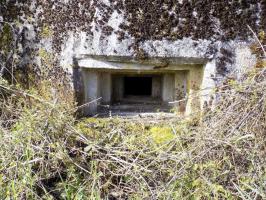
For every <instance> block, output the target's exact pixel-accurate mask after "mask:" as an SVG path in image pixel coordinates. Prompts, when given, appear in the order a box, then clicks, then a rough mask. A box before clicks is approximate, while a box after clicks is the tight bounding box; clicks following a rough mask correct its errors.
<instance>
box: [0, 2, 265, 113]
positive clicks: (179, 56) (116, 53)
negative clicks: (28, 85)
mask: <svg viewBox="0 0 266 200" xmlns="http://www.w3.org/2000/svg"><path fill="white" fill-rule="evenodd" d="M25 5H27V6H25ZM28 5H30V6H28ZM7 6H11V7H12V8H13V9H12V10H13V13H14V11H16V13H19V15H18V16H21V17H19V19H18V21H20V23H21V27H26V29H25V30H24V31H25V41H28V43H26V45H24V46H27V47H28V48H29V49H30V48H31V49H34V50H33V51H34V52H37V53H36V54H35V55H34V56H35V59H34V64H37V65H41V66H44V67H46V66H47V68H48V64H49V65H50V64H51V63H53V64H54V65H57V66H60V67H61V68H62V69H64V70H65V71H66V72H68V73H69V75H70V76H71V77H72V80H73V86H74V87H73V89H74V90H75V91H76V96H77V101H78V102H79V103H80V104H81V105H82V104H88V105H87V106H85V107H84V114H86V115H93V114H96V113H98V112H109V111H123V110H127V111H131V110H137V111H143V112H145V111H155V110H156V111H169V110H175V111H177V112H179V113H183V114H191V113H193V112H197V111H198V110H201V109H202V108H203V106H204V105H208V106H211V104H213V103H214V102H215V99H216V95H215V94H214V93H213V91H214V88H216V87H219V84H220V83H222V82H223V80H224V79H225V78H226V77H228V76H230V77H235V78H237V77H238V76H239V74H241V73H242V72H243V71H245V69H246V68H247V67H252V66H254V65H255V63H256V56H255V55H254V52H253V51H252V46H253V45H254V43H256V40H255V38H254V34H253V33H252V31H253V32H254V33H255V34H257V35H258V36H261V37H260V39H261V40H263V37H262V36H263V35H265V27H266V17H265V15H266V2H265V1H264V0H244V1H235V0H228V1H215V0H197V1H193V0H178V1H172V0H145V1H144V0H58V1H52V0H46V1H43V0H34V1H27V0H26V1H23V2H19V1H18V2H16V1H7ZM2 13H3V14H2V17H1V18H0V20H3V21H8V20H14V17H12V13H11V12H2ZM251 30H252V31H251ZM23 55H25V63H26V62H29V61H28V60H29V59H28V57H27V54H26V53H25V54H23ZM47 55H49V56H47ZM47 57H48V58H49V59H51V58H52V59H51V60H52V61H49V62H47ZM47 63H48V64H47Z"/></svg>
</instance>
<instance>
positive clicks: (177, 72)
mask: <svg viewBox="0 0 266 200" xmlns="http://www.w3.org/2000/svg"><path fill="white" fill-rule="evenodd" d="M87 61H88V60H86V61H85V62H83V60H80V62H79V64H82V65H81V68H82V69H83V71H84V73H83V79H84V85H85V86H84V90H85V93H86V95H85V98H84V103H86V102H89V101H91V100H93V99H96V98H99V97H101V98H102V100H101V101H99V102H98V104H97V103H93V104H92V105H91V106H89V107H87V108H86V109H87V111H86V112H85V113H87V114H94V113H96V112H97V111H99V107H101V106H99V105H100V104H104V105H109V106H110V109H109V110H112V108H113V109H114V108H115V110H119V109H118V107H119V105H120V106H121V110H123V111H124V112H126V109H125V108H128V109H129V110H132V106H131V105H132V104H133V105H134V104H135V105H138V106H136V108H139V110H143V111H144V110H145V111H148V110H149V108H151V107H152V106H151V104H153V105H154V108H156V109H158V106H159V107H160V106H161V108H162V110H164V111H166V110H167V109H168V111H170V110H171V108H174V109H175V110H176V111H177V112H178V113H183V114H185V115H190V114H191V113H193V112H197V111H200V110H201V108H202V105H203V99H202V98H201V97H200V91H201V89H202V82H203V79H204V67H205V66H204V65H203V64H202V65H199V64H194V65H191V64H190V65H188V64H187V65H184V64H183V65H180V64H171V65H167V66H164V67H158V66H154V64H153V63H149V65H147V64H145V65H143V64H136V63H135V62H134V63H121V62H114V61H112V62H108V61H102V60H94V65H93V64H92V62H88V63H87V64H92V65H87V67H86V66H84V64H85V63H86V62H87ZM101 63H104V65H102V64H101ZM125 76H137V77H138V76H150V77H152V88H151V90H152V95H151V96H150V97H148V98H146V99H145V98H142V97H138V96H137V97H132V96H131V97H130V98H129V97H125V96H124V77H125ZM152 102H153V103H152ZM141 105H142V106H141ZM145 105H150V106H147V107H146V108H145ZM112 106H113V107H112ZM114 106H116V107H114ZM111 107H112V108H111ZM163 107H164V109H163ZM122 108H123V109H122ZM133 108H134V106H133ZM165 108H167V109H165ZM107 110H108V109H107ZM150 110H154V109H150Z"/></svg>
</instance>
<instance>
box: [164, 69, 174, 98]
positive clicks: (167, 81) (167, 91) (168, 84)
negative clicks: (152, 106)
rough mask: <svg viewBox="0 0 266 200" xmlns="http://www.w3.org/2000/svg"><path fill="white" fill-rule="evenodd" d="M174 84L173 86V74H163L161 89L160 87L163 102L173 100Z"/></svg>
mask: <svg viewBox="0 0 266 200" xmlns="http://www.w3.org/2000/svg"><path fill="white" fill-rule="evenodd" d="M174 86H175V76H174V74H164V75H163V89H162V100H163V102H164V103H168V102H170V101H173V100H174Z"/></svg>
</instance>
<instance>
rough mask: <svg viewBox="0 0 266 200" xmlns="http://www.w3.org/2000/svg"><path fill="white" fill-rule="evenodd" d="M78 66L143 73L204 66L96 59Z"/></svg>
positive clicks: (85, 61) (79, 61)
mask: <svg viewBox="0 0 266 200" xmlns="http://www.w3.org/2000/svg"><path fill="white" fill-rule="evenodd" d="M77 62H78V63H77V64H78V66H79V67H81V68H85V69H93V70H141V71H149V70H150V71H151V70H152V71H165V70H188V69H189V68H191V66H195V67H197V66H198V67H202V66H203V64H168V65H165V66H156V65H153V64H140V63H121V62H119V63H118V62H108V61H100V60H95V59H81V60H78V61H77Z"/></svg>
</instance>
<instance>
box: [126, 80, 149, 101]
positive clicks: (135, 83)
mask: <svg viewBox="0 0 266 200" xmlns="http://www.w3.org/2000/svg"><path fill="white" fill-rule="evenodd" d="M124 88H125V89H124V97H127V96H129V95H134V96H151V95H152V77H124Z"/></svg>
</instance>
